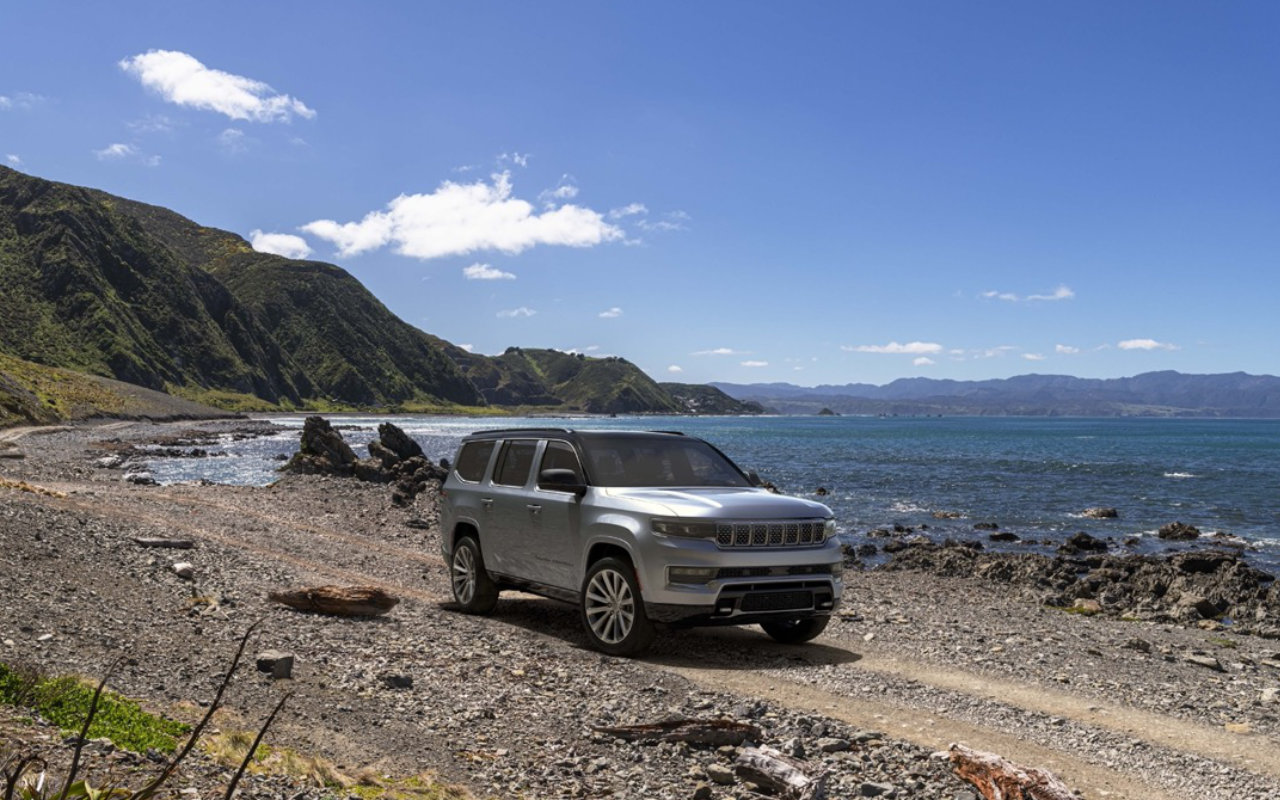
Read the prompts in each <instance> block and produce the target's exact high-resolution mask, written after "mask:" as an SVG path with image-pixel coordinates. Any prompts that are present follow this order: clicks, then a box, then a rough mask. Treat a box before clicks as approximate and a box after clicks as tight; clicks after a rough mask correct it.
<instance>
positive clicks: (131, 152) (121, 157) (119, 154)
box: [93, 142, 160, 167]
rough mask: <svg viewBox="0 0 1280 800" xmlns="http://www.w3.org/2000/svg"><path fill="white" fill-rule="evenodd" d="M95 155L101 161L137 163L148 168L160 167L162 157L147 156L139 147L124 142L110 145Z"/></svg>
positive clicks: (95, 151)
mask: <svg viewBox="0 0 1280 800" xmlns="http://www.w3.org/2000/svg"><path fill="white" fill-rule="evenodd" d="M93 154H94V156H95V157H97V159H98V160H99V161H136V162H138V163H139V164H143V165H144V166H148V167H158V166H160V156H149V155H146V154H145V153H143V152H142V151H141V150H139V149H138V148H137V147H134V146H133V145H131V144H124V143H122V142H116V143H114V144H109V145H107V146H106V147H104V148H102V149H101V150H94V151H93Z"/></svg>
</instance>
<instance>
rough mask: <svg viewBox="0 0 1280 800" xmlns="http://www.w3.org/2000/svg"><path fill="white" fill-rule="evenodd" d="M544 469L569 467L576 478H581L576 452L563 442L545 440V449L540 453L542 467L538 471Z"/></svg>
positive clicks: (580, 468)
mask: <svg viewBox="0 0 1280 800" xmlns="http://www.w3.org/2000/svg"><path fill="white" fill-rule="evenodd" d="M544 469H571V470H573V474H574V475H577V476H578V480H582V465H581V464H579V463H578V454H577V453H575V452H573V448H572V447H571V446H569V445H568V444H567V443H565V442H547V449H546V451H545V452H543V454H542V467H541V468H540V469H539V470H538V471H539V472H541V471H542V470H544Z"/></svg>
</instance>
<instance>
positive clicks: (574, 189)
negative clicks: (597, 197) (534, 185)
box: [538, 175, 578, 208]
mask: <svg viewBox="0 0 1280 800" xmlns="http://www.w3.org/2000/svg"><path fill="white" fill-rule="evenodd" d="M577 196H578V186H577V184H575V183H574V182H573V176H572V175H563V176H561V178H560V183H558V184H556V188H554V189H547V190H545V191H543V192H542V193H541V194H539V195H538V200H539V201H540V202H541V203H542V205H543V206H545V207H547V208H554V207H555V206H556V205H558V204H559V203H561V202H563V201H565V200H572V199H573V198H575V197H577Z"/></svg>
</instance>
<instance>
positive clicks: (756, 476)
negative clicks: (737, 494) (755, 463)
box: [747, 469, 764, 486]
mask: <svg viewBox="0 0 1280 800" xmlns="http://www.w3.org/2000/svg"><path fill="white" fill-rule="evenodd" d="M747 482H748V483H750V484H751V485H752V486H762V485H764V481H762V480H760V473H758V472H756V471H755V470H754V469H753V470H748V471H747Z"/></svg>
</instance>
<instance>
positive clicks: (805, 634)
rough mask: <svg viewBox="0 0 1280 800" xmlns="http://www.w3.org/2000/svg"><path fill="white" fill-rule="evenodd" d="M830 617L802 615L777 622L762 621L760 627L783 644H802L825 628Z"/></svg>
mask: <svg viewBox="0 0 1280 800" xmlns="http://www.w3.org/2000/svg"><path fill="white" fill-rule="evenodd" d="M830 621H831V617H804V618H802V619H783V620H778V621H777V622H762V623H760V627H761V628H764V632H765V633H767V634H769V636H771V637H773V640H774V641H775V642H782V643H783V644H804V643H805V642H807V641H810V640H812V639H816V638H817V637H818V634H820V633H822V632H823V631H824V630H826V629H827V623H828V622H830Z"/></svg>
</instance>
